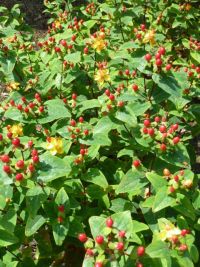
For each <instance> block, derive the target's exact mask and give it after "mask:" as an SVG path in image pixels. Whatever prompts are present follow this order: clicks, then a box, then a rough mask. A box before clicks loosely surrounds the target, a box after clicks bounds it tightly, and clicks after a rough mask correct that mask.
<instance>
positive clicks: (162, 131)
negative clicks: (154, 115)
mask: <svg viewBox="0 0 200 267" xmlns="http://www.w3.org/2000/svg"><path fill="white" fill-rule="evenodd" d="M166 130H167V128H166V126H165V125H161V126H160V128H159V131H160V132H161V133H164V132H166Z"/></svg>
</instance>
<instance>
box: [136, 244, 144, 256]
mask: <svg viewBox="0 0 200 267" xmlns="http://www.w3.org/2000/svg"><path fill="white" fill-rule="evenodd" d="M144 254H145V247H143V246H139V247H138V248H137V255H138V256H139V257H142V256H143V255H144Z"/></svg>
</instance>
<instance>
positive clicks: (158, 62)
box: [156, 58, 163, 66]
mask: <svg viewBox="0 0 200 267" xmlns="http://www.w3.org/2000/svg"><path fill="white" fill-rule="evenodd" d="M162 63H163V62H162V60H161V59H160V58H158V59H156V66H162Z"/></svg>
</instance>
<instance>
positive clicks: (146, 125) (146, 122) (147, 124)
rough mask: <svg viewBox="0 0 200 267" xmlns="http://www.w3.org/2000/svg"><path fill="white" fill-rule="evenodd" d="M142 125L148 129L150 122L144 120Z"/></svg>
mask: <svg viewBox="0 0 200 267" xmlns="http://www.w3.org/2000/svg"><path fill="white" fill-rule="evenodd" d="M143 124H144V126H145V127H147V128H148V127H149V126H150V125H151V122H150V120H144V123H143Z"/></svg>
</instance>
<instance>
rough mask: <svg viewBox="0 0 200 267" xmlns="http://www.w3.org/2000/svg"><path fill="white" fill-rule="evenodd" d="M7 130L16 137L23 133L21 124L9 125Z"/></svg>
mask: <svg viewBox="0 0 200 267" xmlns="http://www.w3.org/2000/svg"><path fill="white" fill-rule="evenodd" d="M9 132H11V133H12V136H13V137H18V136H22V135H23V128H22V125H21V124H14V125H13V126H12V127H10V129H9Z"/></svg>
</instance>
